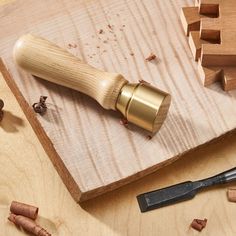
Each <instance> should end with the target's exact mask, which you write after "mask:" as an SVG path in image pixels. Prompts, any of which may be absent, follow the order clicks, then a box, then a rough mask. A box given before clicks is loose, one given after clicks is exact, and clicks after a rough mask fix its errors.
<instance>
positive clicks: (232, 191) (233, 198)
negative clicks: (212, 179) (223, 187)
mask: <svg viewBox="0 0 236 236" xmlns="http://www.w3.org/2000/svg"><path fill="white" fill-rule="evenodd" d="M227 197H228V201H230V202H236V188H228V190H227Z"/></svg>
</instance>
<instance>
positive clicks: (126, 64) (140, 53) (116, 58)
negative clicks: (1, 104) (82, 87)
mask: <svg viewBox="0 0 236 236" xmlns="http://www.w3.org/2000/svg"><path fill="white" fill-rule="evenodd" d="M191 4H193V2H192V1H158V0H147V1H131V0H128V1H124V0H122V1H115V0H106V1H105V0H104V1H102V0H100V1H92V0H91V1H56V0H51V1H45V0H44V1H37V2H36V1H29V0H25V1H13V2H9V3H8V4H6V5H4V6H1V8H0V15H1V22H0V26H1V32H0V36H1V37H0V38H1V39H0V51H1V55H2V57H3V58H4V60H5V62H6V64H7V66H8V68H9V70H10V72H11V74H12V76H13V78H14V81H15V82H16V84H17V86H18V87H19V89H20V91H21V92H22V94H23V95H24V97H25V99H26V101H27V102H28V103H29V104H33V103H34V102H36V101H37V100H38V98H39V96H40V95H47V96H48V97H49V98H48V102H49V103H50V106H49V110H48V113H47V114H46V115H45V116H43V117H41V116H36V118H37V119H33V120H30V122H31V125H32V126H33V128H34V130H35V132H36V133H37V135H38V137H39V139H40V141H41V142H42V143H43V144H44V148H45V150H46V151H47V153H48V155H49V157H50V158H51V160H52V161H53V163H54V165H55V166H56V168H57V170H58V172H59V174H60V175H61V177H62V179H63V181H64V183H65V184H66V185H67V187H68V189H69V190H70V192H71V194H72V195H73V197H74V198H75V199H76V200H77V201H78V200H85V199H88V198H91V197H94V196H96V195H98V194H101V193H104V192H105V191H109V190H111V189H114V188H117V187H119V186H121V185H124V184H126V183H128V182H131V181H133V180H135V179H138V178H140V177H142V176H144V175H146V174H148V173H151V172H153V171H154V170H156V169H158V168H160V167H162V166H164V165H166V164H169V163H171V162H172V161H174V160H176V159H177V158H178V157H179V156H180V155H182V154H183V153H185V152H187V151H189V150H191V149H194V148H196V147H198V146H199V145H203V144H206V143H208V142H209V141H211V140H213V139H215V138H218V137H219V136H221V135H223V134H225V133H227V132H229V131H232V130H234V129H235V127H236V120H235V115H236V106H235V105H236V92H235V91H231V92H227V93H226V92H222V91H221V88H220V85H219V84H216V85H213V86H212V87H210V88H204V87H203V86H202V85H201V82H200V81H199V79H198V73H197V68H196V65H195V62H194V60H192V57H191V52H190V50H189V48H188V44H187V41H186V38H185V35H184V33H183V30H182V26H181V23H180V20H179V12H180V9H181V7H182V6H186V5H191ZM108 24H110V25H111V26H112V32H110V31H111V30H110V29H109V27H108ZM100 29H103V30H104V34H99V33H98V31H99V30H100ZM28 32H31V33H35V34H39V35H41V36H43V37H46V38H48V39H49V40H51V41H54V42H56V43H57V44H59V45H60V46H62V47H68V44H74V43H75V44H76V45H77V47H76V48H70V49H69V48H68V50H70V51H71V52H72V53H73V54H75V55H77V56H79V57H80V58H82V59H83V60H84V61H87V62H89V63H90V64H92V65H93V66H95V67H98V68H103V69H105V70H108V71H116V72H119V73H122V74H123V75H124V76H125V77H126V78H127V79H129V80H130V81H133V82H135V81H138V80H139V79H144V80H146V81H147V82H151V83H152V84H154V85H155V86H158V87H159V88H160V89H162V90H165V91H167V92H170V93H171V94H172V97H173V100H172V105H171V109H170V112H169V115H168V117H167V120H166V122H165V124H164V125H163V127H162V128H161V130H160V132H159V133H158V134H157V135H156V136H155V137H153V139H152V140H148V139H147V134H146V133H145V132H144V131H142V130H139V129H137V128H136V127H131V128H132V129H131V130H129V129H125V128H124V127H123V126H121V125H120V123H119V118H120V116H119V115H117V114H116V113H114V112H109V111H105V110H103V109H102V108H101V107H99V106H98V105H97V103H96V102H94V101H93V100H92V99H90V98H88V97H86V96H83V95H81V94H79V93H77V92H74V91H72V90H69V89H66V88H63V87H60V86H56V85H53V84H50V83H47V82H44V81H41V80H39V79H34V78H32V77H31V76H30V75H28V74H27V73H24V72H22V71H20V70H18V69H17V68H16V66H15V65H14V63H13V60H12V55H11V54H12V48H13V45H14V42H15V41H16V39H17V38H18V37H19V36H20V35H22V34H23V33H28ZM98 46H99V48H97V47H98ZM151 52H153V53H155V54H156V55H157V56H158V60H157V61H154V62H145V60H144V59H145V57H147V56H148V55H149V54H150V53H151ZM132 53H133V54H134V55H130V54H132ZM13 92H14V93H15V94H18V92H17V91H16V89H15V87H14V88H13ZM24 105H26V104H24ZM26 108H27V109H26ZM24 109H25V110H27V112H28V114H29V113H30V114H32V112H30V111H29V106H24ZM28 117H29V115H28ZM39 123H40V125H41V126H42V127H43V130H42V129H41V128H39ZM44 132H46V135H45V133H44ZM47 137H49V139H50V140H51V141H52V143H51V142H50V141H49V139H48V138H47ZM45 143H48V144H49V145H45ZM67 170H68V172H67Z"/></svg>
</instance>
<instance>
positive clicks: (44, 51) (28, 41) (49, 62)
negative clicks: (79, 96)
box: [14, 34, 128, 110]
mask: <svg viewBox="0 0 236 236" xmlns="http://www.w3.org/2000/svg"><path fill="white" fill-rule="evenodd" d="M14 58H15V61H16V63H17V64H18V65H19V66H20V67H22V68H23V69H25V70H27V71H29V72H30V73H31V74H33V75H35V76H38V77H40V78H43V79H45V80H48V81H51V82H53V83H56V84H60V85H63V86H66V87H69V88H72V89H75V90H78V91H80V92H82V93H85V94H87V95H89V96H91V97H92V98H94V99H95V100H97V102H99V103H100V104H101V106H103V107H104V108H106V109H113V110H115V107H116V101H117V98H118V96H119V92H120V90H121V88H122V87H123V86H124V85H125V84H126V83H127V82H128V81H127V80H126V79H125V78H124V77H123V76H122V75H120V74H116V73H108V72H104V71H101V70H98V69H96V68H94V67H92V66H90V65H88V64H86V63H84V62H82V61H80V60H79V59H78V58H76V57H75V56H73V55H72V54H71V53H69V52H67V51H66V50H64V49H62V48H60V47H58V46H57V45H55V44H53V43H51V42H49V41H47V40H45V39H43V38H41V37H36V36H33V35H31V34H27V35H24V36H22V37H21V38H20V39H19V40H18V41H17V42H16V44H15V47H14Z"/></svg>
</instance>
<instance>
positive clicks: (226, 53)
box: [181, 0, 236, 91]
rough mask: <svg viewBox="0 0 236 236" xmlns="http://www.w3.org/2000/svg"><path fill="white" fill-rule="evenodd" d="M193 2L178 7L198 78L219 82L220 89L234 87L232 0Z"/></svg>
mask: <svg viewBox="0 0 236 236" xmlns="http://www.w3.org/2000/svg"><path fill="white" fill-rule="evenodd" d="M196 5H197V7H184V8H183V9H182V12H181V21H182V25H183V28H184V30H185V31H186V29H188V31H190V38H189V45H190V48H191V51H192V53H193V56H194V59H195V60H198V59H199V60H200V64H199V66H198V68H199V73H200V76H201V79H202V80H203V83H204V85H210V84H212V83H214V82H215V81H220V82H221V83H222V85H223V88H224V90H226V91H228V90H232V89H236V82H235V81H236V77H235V71H236V69H235V66H236V41H235V38H236V1H234V0H201V1H199V2H198V3H196ZM193 9H194V10H193ZM183 12H185V14H183ZM191 13H192V14H191ZM193 25H200V27H199V28H198V29H196V28H197V27H195V28H194V27H193ZM188 31H187V32H188ZM188 35H189V32H188V34H187V36H188ZM201 66H202V68H201ZM219 71H220V73H219Z"/></svg>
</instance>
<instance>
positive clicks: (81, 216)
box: [0, 74, 236, 236]
mask: <svg viewBox="0 0 236 236" xmlns="http://www.w3.org/2000/svg"><path fill="white" fill-rule="evenodd" d="M0 97H1V98H2V99H3V100H4V101H5V108H4V112H5V116H4V120H3V121H2V122H1V123H0V143H1V149H0V166H1V168H0V170H1V171H0V235H6V236H8V235H14V236H23V235H26V234H25V233H23V232H21V231H19V230H17V228H16V227H15V226H13V225H12V224H11V223H9V222H8V221H7V217H8V214H9V207H10V203H11V201H12V200H18V201H22V202H25V203H29V204H33V205H36V206H38V207H39V216H38V222H39V223H40V224H41V225H43V226H44V227H45V228H47V229H48V231H49V232H51V233H52V234H53V235H54V236H68V235H71V236H84V235H86V236H104V235H110V236H125V235H127V236H136V235H140V236H146V235H148V236H156V235H157V234H158V235H160V236H166V235H176V236H185V235H186V236H194V235H199V233H198V232H196V231H194V230H192V229H190V228H189V224H190V223H191V221H192V219H193V218H207V219H208V223H207V226H206V228H205V229H204V230H203V231H202V232H201V235H203V236H209V235H214V236H222V235H227V236H234V235H235V232H236V225H235V217H236V211H235V203H230V202H228V201H227V196H226V188H227V187H231V188H234V187H235V183H232V184H231V185H229V186H227V185H226V186H220V187H216V188H213V189H209V191H204V192H201V193H199V194H198V195H197V196H196V197H195V198H194V199H193V200H191V201H186V202H183V203H180V204H176V205H173V206H168V207H166V208H162V209H159V210H154V211H151V212H148V213H145V214H141V213H140V211H139V208H138V204H137V201H136V195H138V194H140V193H143V192H146V191H150V190H152V189H153V190H154V189H157V188H161V187H165V186H169V185H172V184H175V183H178V182H182V181H186V180H197V179H202V178H205V177H207V176H211V175H213V174H216V173H219V172H221V171H224V170H226V169H229V168H232V167H234V166H236V158H235V153H236V135H233V136H231V137H227V138H226V139H221V140H220V142H218V143H214V144H211V145H209V146H208V147H207V148H203V149H201V150H198V151H195V152H192V153H191V154H188V155H185V156H184V157H183V158H182V159H181V160H179V161H177V162H175V163H173V164H172V165H169V166H167V167H165V168H163V169H161V170H159V171H158V172H156V173H155V174H152V175H150V176H147V177H145V178H143V179H142V180H139V181H136V182H134V183H132V184H129V185H127V186H125V187H122V188H120V189H119V190H116V191H113V192H111V193H108V194H105V195H103V196H100V197H97V198H95V199H93V200H89V201H88V202H86V203H83V204H82V205H81V206H80V205H79V204H76V203H75V201H74V200H73V199H72V198H71V196H70V194H69V192H68V191H67V190H66V188H65V186H64V184H63V183H62V181H61V179H60V177H59V176H58V174H57V172H56V171H55V169H54V167H53V165H52V164H51V162H50V160H49V159H48V157H47V154H46V153H45V151H44V148H43V147H42V146H41V144H40V142H39V140H38V139H37V137H36V135H35V133H34V131H33V129H32V127H31V125H30V124H29V121H28V120H27V118H26V117H25V115H24V114H23V112H22V109H21V108H20V107H19V105H18V101H17V99H16V98H15V96H14V95H13V94H12V92H11V91H10V89H9V87H8V86H7V84H6V83H5V80H4V79H3V78H2V75H1V74H0Z"/></svg>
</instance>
